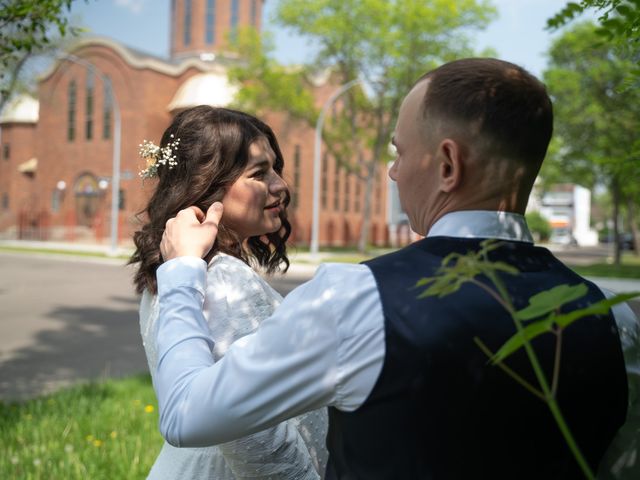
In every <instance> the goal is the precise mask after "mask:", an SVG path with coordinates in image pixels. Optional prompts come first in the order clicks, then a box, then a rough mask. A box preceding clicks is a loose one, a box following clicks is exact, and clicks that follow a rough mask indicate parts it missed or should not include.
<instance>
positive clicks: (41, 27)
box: [0, 0, 79, 103]
mask: <svg viewBox="0 0 640 480" xmlns="http://www.w3.org/2000/svg"><path fill="white" fill-rule="evenodd" d="M71 4H72V0H1V1H0V62H1V64H2V71H0V96H1V97H2V99H3V103H4V101H6V99H7V98H8V96H9V94H10V93H11V91H12V90H13V89H14V88H15V85H16V82H17V79H18V75H19V73H20V70H21V69H22V68H23V67H24V65H25V63H26V62H27V60H28V59H29V58H30V57H31V56H32V55H34V54H36V53H39V52H41V51H43V50H45V49H47V48H48V47H49V46H51V45H52V44H55V43H56V41H57V40H55V39H57V38H59V37H64V36H65V35H67V34H69V33H71V34H76V33H78V31H79V30H78V29H77V28H74V27H71V26H70V24H69V19H68V16H67V14H68V13H69V11H70V9H71Z"/></svg>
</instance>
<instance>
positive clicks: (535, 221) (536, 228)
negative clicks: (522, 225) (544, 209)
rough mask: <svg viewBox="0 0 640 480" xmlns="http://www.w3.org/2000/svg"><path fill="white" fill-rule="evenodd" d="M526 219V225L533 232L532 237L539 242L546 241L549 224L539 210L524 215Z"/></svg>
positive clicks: (549, 233) (548, 233)
mask: <svg viewBox="0 0 640 480" xmlns="http://www.w3.org/2000/svg"><path fill="white" fill-rule="evenodd" d="M525 218H526V219H527V225H528V226H529V230H531V233H532V234H533V237H534V238H535V239H536V240H537V241H539V242H546V241H547V240H549V237H550V236H551V225H550V224H549V221H548V220H547V219H546V218H544V217H543V216H542V215H541V214H540V212H531V213H527V214H526V215H525Z"/></svg>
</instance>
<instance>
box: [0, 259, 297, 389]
mask: <svg viewBox="0 0 640 480" xmlns="http://www.w3.org/2000/svg"><path fill="white" fill-rule="evenodd" d="M0 272H2V273H1V275H0V398H2V399H10V398H26V397H31V396H33V395H38V394H40V393H44V392H48V391H52V390H54V389H56V388H59V387H60V386H63V385H67V384H70V383H73V382H76V381H78V380H82V379H94V378H100V377H112V376H115V377H118V376H122V375H128V374H132V373H137V372H144V371H147V364H146V359H145V356H144V350H143V348H142V346H141V341H140V333H139V329H138V297H137V296H136V295H135V294H134V293H133V287H132V283H131V278H132V274H133V270H132V269H131V268H129V267H124V266H123V265H122V262H118V261H113V260H102V261H101V260H88V259H79V260H75V259H70V258H69V257H61V258H52V257H51V256H36V255H23V254H20V255H17V254H6V253H0ZM305 277H306V275H305V274H304V273H303V274H299V275H292V276H291V277H289V278H286V279H283V280H281V281H280V282H274V287H275V288H276V289H278V290H279V291H280V292H281V293H283V294H285V293H287V292H288V291H290V290H291V289H292V288H294V287H295V286H296V285H297V284H299V283H300V282H301V281H302V279H304V278H305Z"/></svg>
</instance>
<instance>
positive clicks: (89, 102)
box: [85, 70, 95, 140]
mask: <svg viewBox="0 0 640 480" xmlns="http://www.w3.org/2000/svg"><path fill="white" fill-rule="evenodd" d="M94 84H95V79H94V75H93V71H92V70H87V90H86V96H85V136H86V138H87V140H91V139H92V138H93V87H94Z"/></svg>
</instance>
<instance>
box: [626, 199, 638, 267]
mask: <svg viewBox="0 0 640 480" xmlns="http://www.w3.org/2000/svg"><path fill="white" fill-rule="evenodd" d="M633 200H634V199H633V197H632V196H629V198H628V200H627V216H628V222H629V229H630V230H631V242H632V244H633V253H634V255H636V256H640V235H638V233H639V232H638V220H637V219H636V204H635V202H634V201H633Z"/></svg>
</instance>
